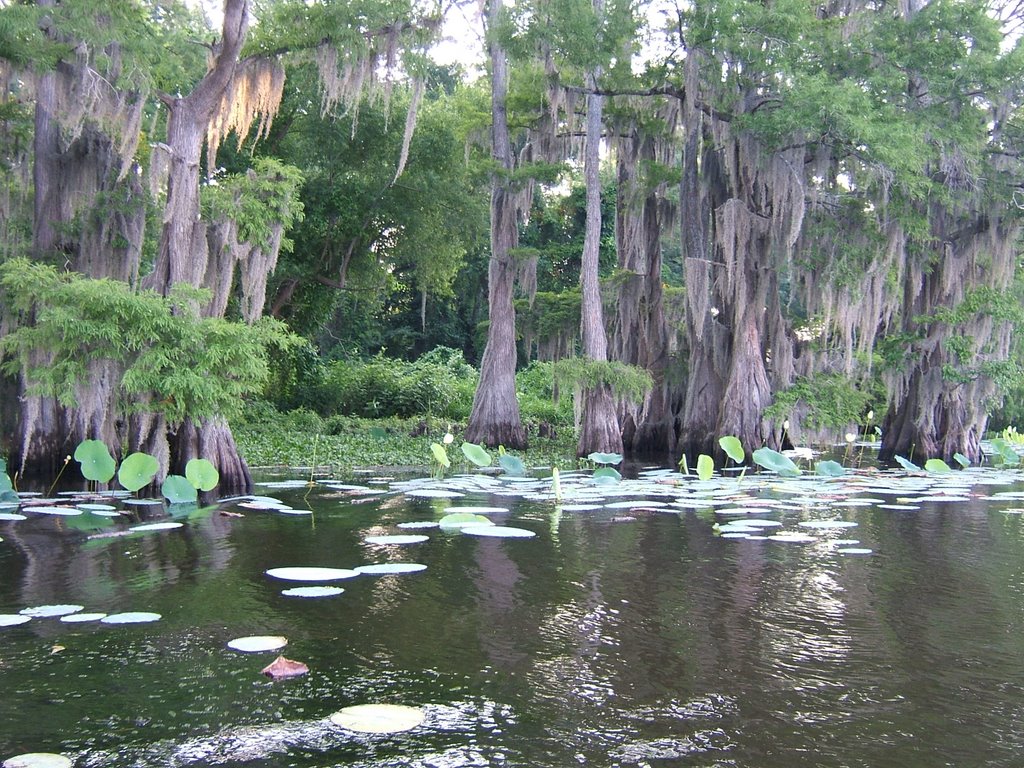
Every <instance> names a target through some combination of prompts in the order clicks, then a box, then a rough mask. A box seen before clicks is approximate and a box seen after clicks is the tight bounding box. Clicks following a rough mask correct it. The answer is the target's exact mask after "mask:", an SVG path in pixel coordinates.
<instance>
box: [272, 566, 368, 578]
mask: <svg viewBox="0 0 1024 768" xmlns="http://www.w3.org/2000/svg"><path fill="white" fill-rule="evenodd" d="M266 573H267V576H270V577H271V578H274V579H284V580H285V581H340V580H341V579H352V578H355V577H356V576H358V575H359V574H358V573H356V572H355V571H353V570H350V569H348V568H318V567H313V566H310V567H306V566H296V567H288V568H271V569H270V570H268V571H267V572H266Z"/></svg>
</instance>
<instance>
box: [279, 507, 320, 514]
mask: <svg viewBox="0 0 1024 768" xmlns="http://www.w3.org/2000/svg"><path fill="white" fill-rule="evenodd" d="M271 511H273V512H280V513H281V514H282V515H312V514H313V510H312V509H292V508H291V507H285V506H281V507H273V508H271Z"/></svg>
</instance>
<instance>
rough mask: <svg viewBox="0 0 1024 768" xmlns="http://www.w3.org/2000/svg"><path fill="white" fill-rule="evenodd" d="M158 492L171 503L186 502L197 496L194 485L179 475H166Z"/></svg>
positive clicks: (193, 499)
mask: <svg viewBox="0 0 1024 768" xmlns="http://www.w3.org/2000/svg"><path fill="white" fill-rule="evenodd" d="M160 492H161V493H162V494H163V495H164V496H165V497H166V498H167V500H168V501H169V502H171V504H187V503H189V502H193V501H195V500H196V499H198V498H199V492H198V491H196V488H195V486H194V485H192V483H190V482H189V481H188V480H187V479H186V478H184V477H182V476H181V475H168V476H167V479H166V480H164V483H163V485H162V486H160Z"/></svg>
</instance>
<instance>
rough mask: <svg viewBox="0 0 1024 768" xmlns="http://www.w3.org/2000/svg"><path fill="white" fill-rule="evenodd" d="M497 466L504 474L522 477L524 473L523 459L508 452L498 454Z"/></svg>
mask: <svg viewBox="0 0 1024 768" xmlns="http://www.w3.org/2000/svg"><path fill="white" fill-rule="evenodd" d="M498 466H499V467H501V468H502V469H503V470H504V471H505V474H506V475H511V476H513V477H523V476H524V475H525V474H526V464H524V463H523V460H522V459H520V458H519V457H518V456H513V455H511V454H509V453H502V454H501V455H500V456H498Z"/></svg>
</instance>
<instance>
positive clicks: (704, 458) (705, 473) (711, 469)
mask: <svg viewBox="0 0 1024 768" xmlns="http://www.w3.org/2000/svg"><path fill="white" fill-rule="evenodd" d="M714 474H715V460H714V459H712V458H711V457H710V456H708V455H707V454H706V453H702V454H701V455H700V456H698V457H697V478H698V479H700V480H710V479H711V478H712V476H714Z"/></svg>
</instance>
